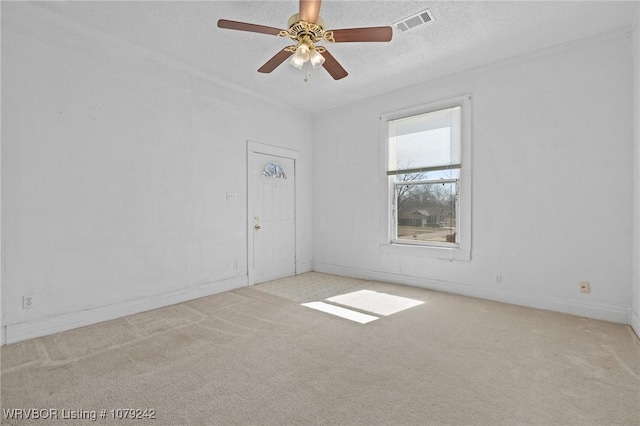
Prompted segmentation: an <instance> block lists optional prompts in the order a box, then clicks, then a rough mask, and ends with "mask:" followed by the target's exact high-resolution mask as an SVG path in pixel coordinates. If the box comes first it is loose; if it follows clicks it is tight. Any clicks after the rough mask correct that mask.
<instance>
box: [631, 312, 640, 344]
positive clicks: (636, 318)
mask: <svg viewBox="0 0 640 426" xmlns="http://www.w3.org/2000/svg"><path fill="white" fill-rule="evenodd" d="M629 324H631V328H633V331H635V332H636V336H638V338H640V313H638V312H636V311H634V310H633V308H631V309H629Z"/></svg>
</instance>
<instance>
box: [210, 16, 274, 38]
mask: <svg viewBox="0 0 640 426" xmlns="http://www.w3.org/2000/svg"><path fill="white" fill-rule="evenodd" d="M218 27H219V28H226V29H228V30H239V31H249V32H251V33H260V34H269V35H278V34H280V31H281V30H280V29H278V28H273V27H265V26H264V25H256V24H247V23H246V22H237V21H228V20H226V19H219V20H218Z"/></svg>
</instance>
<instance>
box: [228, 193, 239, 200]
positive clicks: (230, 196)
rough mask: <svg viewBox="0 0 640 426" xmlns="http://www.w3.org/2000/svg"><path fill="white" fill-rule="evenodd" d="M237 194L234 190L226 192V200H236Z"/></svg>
mask: <svg viewBox="0 0 640 426" xmlns="http://www.w3.org/2000/svg"><path fill="white" fill-rule="evenodd" d="M237 200H238V194H237V193H235V192H227V201H237Z"/></svg>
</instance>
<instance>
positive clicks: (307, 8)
mask: <svg viewBox="0 0 640 426" xmlns="http://www.w3.org/2000/svg"><path fill="white" fill-rule="evenodd" d="M321 3H322V0H300V20H301V21H304V22H308V23H310V24H317V23H318V17H319V16H320V4H321Z"/></svg>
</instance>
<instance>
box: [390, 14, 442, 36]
mask: <svg viewBox="0 0 640 426" xmlns="http://www.w3.org/2000/svg"><path fill="white" fill-rule="evenodd" d="M431 21H433V14H432V13H431V11H430V10H429V9H427V10H423V11H422V12H418V13H416V14H415V15H411V16H409V17H408V18H405V19H403V20H401V21H398V22H396V23H394V24H393V26H394V27H396V29H399V30H400V31H402V32H405V31H409V30H410V29H412V28H415V27H417V26H418V25H422V24H426V23H427V22H431Z"/></svg>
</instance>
